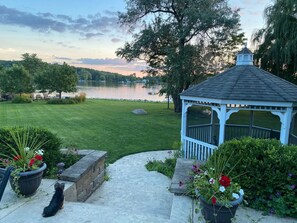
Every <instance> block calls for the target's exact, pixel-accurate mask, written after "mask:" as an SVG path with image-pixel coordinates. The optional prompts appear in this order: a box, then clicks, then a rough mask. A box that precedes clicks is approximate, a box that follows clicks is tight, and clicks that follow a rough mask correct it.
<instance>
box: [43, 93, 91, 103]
mask: <svg viewBox="0 0 297 223" xmlns="http://www.w3.org/2000/svg"><path fill="white" fill-rule="evenodd" d="M85 101H86V94H85V93H80V94H79V95H78V96H75V97H74V98H65V99H60V98H52V99H50V100H48V101H47V102H46V103H47V104H78V103H82V102H85Z"/></svg>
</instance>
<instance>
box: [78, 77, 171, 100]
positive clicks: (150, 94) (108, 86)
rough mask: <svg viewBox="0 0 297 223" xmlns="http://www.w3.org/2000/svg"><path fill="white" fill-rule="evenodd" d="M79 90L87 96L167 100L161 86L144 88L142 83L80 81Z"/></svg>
mask: <svg viewBox="0 0 297 223" xmlns="http://www.w3.org/2000/svg"><path fill="white" fill-rule="evenodd" d="M77 88H78V91H79V92H85V93H86V94H87V98H107V99H128V100H148V101H165V100H166V98H165V96H159V90H160V88H161V87H160V86H153V87H149V88H144V84H142V83H133V84H122V83H105V82H97V81H96V82H95V81H90V82H79V84H78V86H77Z"/></svg>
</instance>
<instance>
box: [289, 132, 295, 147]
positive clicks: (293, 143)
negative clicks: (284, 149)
mask: <svg viewBox="0 0 297 223" xmlns="http://www.w3.org/2000/svg"><path fill="white" fill-rule="evenodd" d="M289 144H290V145H297V136H295V135H294V134H290V136H289Z"/></svg>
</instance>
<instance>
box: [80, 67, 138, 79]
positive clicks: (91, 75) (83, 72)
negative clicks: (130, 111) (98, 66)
mask: <svg viewBox="0 0 297 223" xmlns="http://www.w3.org/2000/svg"><path fill="white" fill-rule="evenodd" d="M75 69H76V71H77V75H78V78H79V80H84V81H104V82H128V81H130V82H134V81H137V80H140V79H142V78H139V77H136V74H135V73H133V74H130V75H121V74H118V73H112V72H107V71H99V70H94V69H89V68H82V67H77V68H75Z"/></svg>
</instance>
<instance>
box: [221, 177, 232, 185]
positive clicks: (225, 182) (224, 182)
mask: <svg viewBox="0 0 297 223" xmlns="http://www.w3.org/2000/svg"><path fill="white" fill-rule="evenodd" d="M230 182H231V180H230V178H229V177H227V176H224V175H222V176H221V177H220V184H221V185H222V186H224V187H228V186H230Z"/></svg>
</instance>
